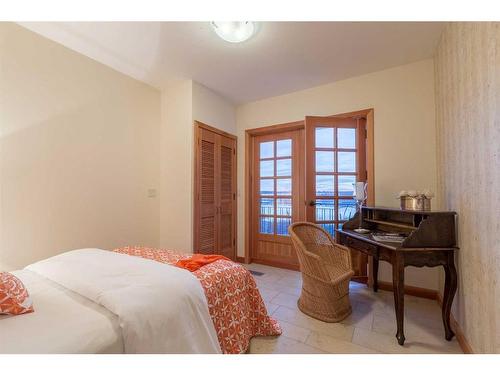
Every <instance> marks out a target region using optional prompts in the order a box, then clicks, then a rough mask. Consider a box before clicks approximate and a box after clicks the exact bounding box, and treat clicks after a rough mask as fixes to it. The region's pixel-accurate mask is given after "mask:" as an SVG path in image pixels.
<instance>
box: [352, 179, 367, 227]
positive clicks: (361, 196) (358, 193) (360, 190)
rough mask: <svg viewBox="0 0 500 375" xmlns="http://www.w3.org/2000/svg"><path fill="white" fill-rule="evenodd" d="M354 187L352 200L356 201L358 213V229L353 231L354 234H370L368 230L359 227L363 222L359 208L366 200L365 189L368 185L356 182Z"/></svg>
mask: <svg viewBox="0 0 500 375" xmlns="http://www.w3.org/2000/svg"><path fill="white" fill-rule="evenodd" d="M353 186H354V198H355V199H356V203H357V205H358V212H359V228H356V229H354V231H355V232H358V233H361V234H367V233H370V230H369V229H366V228H363V227H362V226H361V223H362V222H363V219H362V215H361V208H362V207H363V203H364V201H365V200H366V195H367V194H366V188H367V186H368V184H367V183H366V182H356V183H354V184H353Z"/></svg>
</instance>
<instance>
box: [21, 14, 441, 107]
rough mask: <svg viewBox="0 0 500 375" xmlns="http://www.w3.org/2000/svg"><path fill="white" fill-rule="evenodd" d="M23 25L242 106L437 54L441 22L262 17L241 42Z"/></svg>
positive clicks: (123, 29) (135, 30) (95, 26)
mask: <svg viewBox="0 0 500 375" xmlns="http://www.w3.org/2000/svg"><path fill="white" fill-rule="evenodd" d="M20 24H21V25H22V26H24V27H26V28H28V29H30V30H32V31H35V32H37V33H39V34H41V35H43V36H45V37H47V38H49V39H52V40H54V41H56V42H59V43H61V44H63V45H65V46H67V47H69V48H71V49H73V50H75V51H77V52H80V53H82V54H84V55H86V56H88V57H91V58H93V59H95V60H97V61H99V62H101V63H103V64H106V65H108V66H110V67H112V68H114V69H116V70H118V71H120V72H122V73H124V74H127V75H129V76H132V77H134V78H136V79H138V80H141V81H144V82H146V83H149V84H151V85H152V86H155V87H158V88H162V87H165V86H166V85H168V84H169V83H171V82H173V81H177V80H180V79H193V80H195V81H197V82H199V83H201V84H203V85H205V86H207V87H209V88H211V89H212V90H214V91H216V92H217V93H219V94H220V95H222V96H224V97H225V98H227V99H229V100H230V101H232V102H233V103H235V104H239V103H244V102H249V101H253V100H258V99H262V98H266V97H271V96H275V95H280V94H285V93H288V92H291V91H296V90H301V89H305V88H309V87H313V86H317V85H321V84H325V83H328V82H333V81H338V80H341V79H346V78H350V77H354V76H357V75H361V74H366V73H370V72H374V71H377V70H382V69H386V68H390V67H393V66H397V65H402V64H407V63H411V62H414V61H418V60H422V59H426V58H430V57H432V56H433V54H434V50H435V48H436V45H437V43H438V40H439V36H440V35H441V31H442V29H443V27H444V23H441V22H260V23H259V24H258V28H259V30H258V32H257V34H256V35H255V36H254V37H253V38H252V39H250V40H248V41H246V42H244V43H241V44H232V43H227V42H225V41H223V40H222V39H220V38H219V37H218V36H217V35H216V34H215V33H214V32H213V31H212V29H211V27H210V24H209V23H208V22H26V23H20Z"/></svg>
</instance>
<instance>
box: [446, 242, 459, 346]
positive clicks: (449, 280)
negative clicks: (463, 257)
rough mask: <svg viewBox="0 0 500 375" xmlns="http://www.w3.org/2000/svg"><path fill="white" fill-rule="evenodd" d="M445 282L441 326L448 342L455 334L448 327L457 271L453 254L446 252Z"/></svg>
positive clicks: (455, 288) (455, 289)
mask: <svg viewBox="0 0 500 375" xmlns="http://www.w3.org/2000/svg"><path fill="white" fill-rule="evenodd" d="M444 271H445V282H444V297H443V308H442V316H443V324H444V332H445V338H446V340H448V341H450V340H451V339H452V338H453V336H455V333H454V332H453V330H452V329H451V326H450V312H451V305H452V303H453V297H455V293H456V291H457V270H456V268H455V259H454V252H453V251H449V252H448V259H447V262H446V265H445V266H444Z"/></svg>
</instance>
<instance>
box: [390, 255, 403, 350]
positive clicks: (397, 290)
mask: <svg viewBox="0 0 500 375" xmlns="http://www.w3.org/2000/svg"><path fill="white" fill-rule="evenodd" d="M392 287H393V289H394V308H395V309H396V321H397V327H398V331H397V333H396V338H397V339H398V344H399V345H403V344H404V342H405V334H404V329H403V320H404V303H405V301H404V298H405V267H404V259H403V255H401V254H398V253H397V252H396V253H395V254H394V255H393V261H392Z"/></svg>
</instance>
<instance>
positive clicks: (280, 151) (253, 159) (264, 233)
mask: <svg viewBox="0 0 500 375" xmlns="http://www.w3.org/2000/svg"><path fill="white" fill-rule="evenodd" d="M366 118H367V116H366V115H365V116H360V115H357V116H356V117H353V115H352V114H346V115H339V116H329V117H317V116H308V117H306V118H305V120H304V121H301V122H297V123H292V124H284V125H278V126H274V127H273V126H271V127H267V128H261V129H252V130H249V131H247V134H249V135H250V138H249V139H251V142H250V144H249V145H248V147H249V148H250V150H251V152H250V153H249V156H250V159H249V160H250V162H249V165H250V167H249V170H248V172H247V173H248V174H247V176H248V178H249V180H251V184H250V187H249V188H250V190H251V195H250V200H251V201H250V204H249V207H248V209H249V210H250V215H249V217H250V218H251V219H250V225H249V226H247V229H248V233H250V236H249V242H248V247H249V249H250V253H249V258H250V259H249V260H251V261H255V262H260V263H267V264H270V265H275V266H281V267H288V268H297V266H298V259H297V256H296V254H295V251H294V249H293V248H292V245H291V242H290V238H289V236H288V226H289V225H290V224H291V223H293V222H296V221H304V220H307V221H309V222H313V223H317V224H319V225H321V226H322V227H323V228H324V229H325V230H327V231H328V232H329V233H330V234H331V235H332V236H333V237H335V229H337V228H339V227H340V226H341V225H342V224H343V223H344V222H346V221H347V220H349V219H350V218H351V217H352V216H353V215H354V214H355V212H356V201H355V199H354V185H353V184H354V183H355V182H359V181H367V172H366V170H367V168H366V162H367V157H366V155H367V153H366V143H367V141H366V134H367V133H366ZM370 121H371V122H373V118H370ZM290 127H293V130H290ZM353 262H354V267H355V272H356V276H359V277H360V278H361V279H360V280H365V279H366V264H367V258H366V256H362V255H359V254H353ZM362 278H364V279H362Z"/></svg>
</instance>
